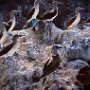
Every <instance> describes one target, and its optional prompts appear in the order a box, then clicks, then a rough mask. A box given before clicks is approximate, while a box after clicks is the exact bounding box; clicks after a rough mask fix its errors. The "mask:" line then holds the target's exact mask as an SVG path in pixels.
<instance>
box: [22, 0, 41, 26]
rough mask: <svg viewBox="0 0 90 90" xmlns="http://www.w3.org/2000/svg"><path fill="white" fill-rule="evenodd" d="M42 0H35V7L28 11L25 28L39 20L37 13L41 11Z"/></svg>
mask: <svg viewBox="0 0 90 90" xmlns="http://www.w3.org/2000/svg"><path fill="white" fill-rule="evenodd" d="M40 1H41V0H35V2H34V7H33V8H32V9H31V10H30V11H29V12H28V14H27V16H26V17H27V22H26V24H25V25H24V27H23V28H26V27H27V25H28V24H29V23H30V22H31V21H32V23H33V22H34V23H35V22H37V19H36V17H37V15H38V13H39V3H40Z"/></svg>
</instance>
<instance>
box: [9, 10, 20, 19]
mask: <svg viewBox="0 0 90 90" xmlns="http://www.w3.org/2000/svg"><path fill="white" fill-rule="evenodd" d="M20 12H21V10H12V11H11V12H10V17H11V18H13V17H15V14H17V13H20Z"/></svg>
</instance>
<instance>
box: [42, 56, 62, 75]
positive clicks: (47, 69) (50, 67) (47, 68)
mask: <svg viewBox="0 0 90 90" xmlns="http://www.w3.org/2000/svg"><path fill="white" fill-rule="evenodd" d="M49 61H50V60H48V61H47V62H46V63H45V65H44V68H43V75H42V76H41V77H44V76H46V75H49V74H50V73H52V72H54V71H55V70H56V69H57V68H58V67H59V64H60V62H61V59H60V57H59V55H56V56H53V60H52V61H51V62H50V63H48V62H49Z"/></svg>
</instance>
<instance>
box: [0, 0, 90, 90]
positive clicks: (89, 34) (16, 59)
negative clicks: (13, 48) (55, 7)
mask: <svg viewBox="0 0 90 90" xmlns="http://www.w3.org/2000/svg"><path fill="white" fill-rule="evenodd" d="M58 1H59V0H58ZM61 1H62V2H63V3H65V6H59V14H58V16H57V17H56V19H55V20H54V21H53V23H51V24H50V25H49V23H48V22H42V21H39V22H37V23H36V24H35V27H34V28H33V29H32V28H31V27H28V28H26V29H23V28H22V27H23V25H24V21H25V19H26V18H25V15H26V13H27V12H28V10H29V9H30V8H31V7H32V6H33V2H34V0H26V1H24V0H7V1H6V0H1V1H0V7H1V8H0V11H1V12H0V16H1V17H0V18H1V19H0V22H3V21H8V20H9V19H10V18H9V12H10V11H11V10H14V9H20V10H21V13H18V15H17V16H16V19H17V23H16V26H15V28H14V29H16V30H24V31H25V32H26V33H27V36H26V37H25V38H24V39H23V41H22V43H23V44H22V45H21V47H20V48H19V49H18V51H17V52H16V53H15V54H14V55H13V56H12V60H11V59H9V58H0V90H90V26H89V25H84V24H83V22H84V21H85V20H86V19H88V18H89V16H90V10H89V7H90V1H89V0H73V1H72V0H61ZM42 2H43V3H41V6H42V5H43V7H41V8H40V15H41V14H42V13H43V12H45V11H46V10H50V9H51V0H42ZM13 3H14V4H13ZM46 5H47V6H48V7H46ZM77 6H81V7H83V8H84V9H85V10H84V11H83V12H82V14H81V15H82V17H81V18H82V19H81V22H80V24H79V25H78V26H77V27H75V28H72V29H71V30H64V29H65V28H66V27H65V25H66V22H67V21H68V19H69V18H70V17H71V16H72V15H74V12H72V11H73V10H75V8H76V7H77ZM62 8H63V9H62ZM81 24H82V26H80V25H81ZM26 42H27V43H26Z"/></svg>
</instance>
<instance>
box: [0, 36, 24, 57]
mask: <svg viewBox="0 0 90 90" xmlns="http://www.w3.org/2000/svg"><path fill="white" fill-rule="evenodd" d="M23 36H24V35H14V37H13V39H12V41H13V42H12V43H11V44H9V45H7V46H4V47H3V50H2V51H1V52H0V57H9V56H12V55H13V54H14V53H15V52H16V51H17V49H18V48H19V47H20V45H21V43H20V40H21V39H22V37H23Z"/></svg>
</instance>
